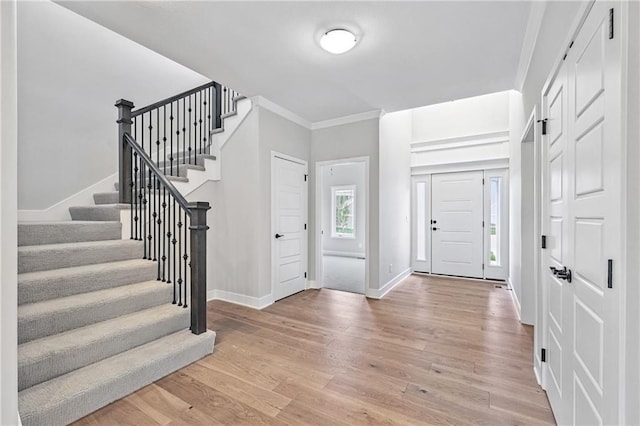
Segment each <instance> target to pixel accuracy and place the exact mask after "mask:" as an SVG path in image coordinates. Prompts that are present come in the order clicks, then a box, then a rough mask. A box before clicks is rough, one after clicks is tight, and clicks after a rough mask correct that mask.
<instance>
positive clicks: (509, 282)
mask: <svg viewBox="0 0 640 426" xmlns="http://www.w3.org/2000/svg"><path fill="white" fill-rule="evenodd" d="M507 284H508V285H509V289H510V290H511V299H512V300H513V304H514V306H515V307H516V312H517V313H518V321H520V322H522V314H521V312H520V310H521V307H520V301H519V300H518V295H517V294H516V292H515V290H514V289H513V284H511V277H509V278H507Z"/></svg>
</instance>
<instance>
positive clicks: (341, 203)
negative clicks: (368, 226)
mask: <svg viewBox="0 0 640 426" xmlns="http://www.w3.org/2000/svg"><path fill="white" fill-rule="evenodd" d="M331 237H332V238H355V237H356V187H355V185H343V186H332V187H331Z"/></svg>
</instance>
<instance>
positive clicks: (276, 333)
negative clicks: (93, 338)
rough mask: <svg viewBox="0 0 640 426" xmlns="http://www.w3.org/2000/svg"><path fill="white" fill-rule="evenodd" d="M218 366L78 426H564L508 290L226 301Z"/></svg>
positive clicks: (440, 284) (417, 283) (442, 283)
mask: <svg viewBox="0 0 640 426" xmlns="http://www.w3.org/2000/svg"><path fill="white" fill-rule="evenodd" d="M208 310H209V312H208V315H209V328H211V329H213V330H215V331H216V332H217V340H216V346H215V351H214V354H213V355H211V356H208V357H206V358H204V359H202V360H200V361H198V362H196V363H195V364H192V365H190V366H188V367H186V368H184V369H182V370H180V371H178V372H176V373H174V374H171V375H169V376H167V377H165V378H163V379H161V380H159V381H157V382H156V383H154V384H152V385H150V386H147V387H145V388H143V389H141V390H140V391H138V392H135V393H134V394H131V395H129V396H128V397H126V398H124V399H122V400H119V401H116V402H115V403H113V404H111V405H109V406H107V407H105V408H103V409H101V410H99V411H97V412H95V413H93V414H91V415H89V416H87V417H85V418H84V419H81V420H80V421H79V422H77V424H78V425H115V424H118V425H156V424H160V425H169V424H182V425H186V424H193V425H217V424H225V425H246V424H269V425H280V424H292V425H296V424H310V425H356V424H411V425H416V424H438V425H440V424H449V425H462V424H483V425H503V424H504V425H507V424H508V425H515V424H519V425H533V424H536V425H537V424H553V423H554V419H553V416H552V414H551V410H550V408H549V403H548V401H547V398H546V395H545V393H544V391H542V390H541V389H540V388H539V387H538V385H537V384H536V380H535V378H534V375H533V370H532V345H533V338H532V331H533V330H532V328H531V327H527V326H522V325H521V324H520V323H519V321H518V319H517V314H516V311H515V309H514V306H513V302H512V300H511V294H510V291H509V290H507V289H506V288H497V287H496V284H495V283H484V282H476V281H466V280H457V279H450V278H436V277H427V276H418V275H412V276H410V277H409V278H407V279H406V280H404V281H403V282H402V283H401V284H399V285H398V286H397V287H396V288H395V289H394V290H393V291H391V292H390V293H389V294H387V296H385V297H384V298H383V299H382V300H368V299H365V298H364V297H363V296H361V295H357V294H352V293H345V292H339V291H335V290H326V289H323V290H309V291H305V292H302V293H298V294H296V295H293V296H291V297H289V298H287V299H284V300H281V301H279V302H277V303H275V304H273V305H272V306H270V307H268V308H266V309H264V310H262V311H257V310H253V309H250V308H244V307H241V306H237V305H233V304H230V303H225V302H220V301H214V302H210V303H209V305H208Z"/></svg>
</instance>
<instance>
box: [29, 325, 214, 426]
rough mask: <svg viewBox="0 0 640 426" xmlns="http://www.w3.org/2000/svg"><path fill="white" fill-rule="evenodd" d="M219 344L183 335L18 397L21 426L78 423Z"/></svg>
mask: <svg viewBox="0 0 640 426" xmlns="http://www.w3.org/2000/svg"><path fill="white" fill-rule="evenodd" d="M214 340H215V333H214V332H212V331H208V332H207V333H203V334H200V335H198V336H196V335H194V334H192V333H191V332H189V331H187V330H183V331H179V332H177V333H174V334H171V335H169V336H165V337H163V338H160V339H157V340H154V341H152V342H150V343H147V344H145V345H142V346H139V347H137V348H134V349H131V350H128V351H126V352H123V353H121V354H118V355H114V356H112V357H110V358H107V359H105V360H102V361H99V362H97V363H95V364H91V365H88V366H86V367H83V368H81V369H79V370H75V371H72V372H71V373H68V374H65V375H63V376H60V377H57V378H55V379H53V380H49V381H47V382H44V383H41V384H39V385H36V386H33V387H31V388H28V389H25V390H23V391H22V392H20V393H19V394H18V408H19V411H20V416H21V420H22V424H24V425H25V426H39V425H43V426H44V425H54V424H68V423H71V422H73V421H75V420H78V419H80V418H81V417H83V416H85V415H87V414H89V413H91V412H93V411H95V410H97V409H99V408H101V407H104V406H105V405H107V404H109V403H111V402H113V401H115V400H117V399H119V398H122V397H124V396H126V395H128V394H130V393H132V392H134V391H136V390H138V389H140V388H142V387H144V386H146V385H148V384H150V383H153V382H154V381H156V380H158V379H160V378H162V377H164V376H166V375H167V374H169V373H172V372H173V371H176V370H178V369H180V368H182V367H185V366H186V365H188V364H190V363H192V362H194V361H197V360H198V359H200V358H202V357H204V356H206V355H208V354H210V353H211V352H212V351H213V344H214Z"/></svg>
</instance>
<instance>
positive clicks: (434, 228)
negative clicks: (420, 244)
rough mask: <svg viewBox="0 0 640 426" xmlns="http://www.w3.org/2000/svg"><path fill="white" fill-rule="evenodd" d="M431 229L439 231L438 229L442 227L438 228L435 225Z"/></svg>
mask: <svg viewBox="0 0 640 426" xmlns="http://www.w3.org/2000/svg"><path fill="white" fill-rule="evenodd" d="M431 229H433V230H434V231H437V230H438V229H440V228H436V227H435V226H434V227H433V228H431Z"/></svg>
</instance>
